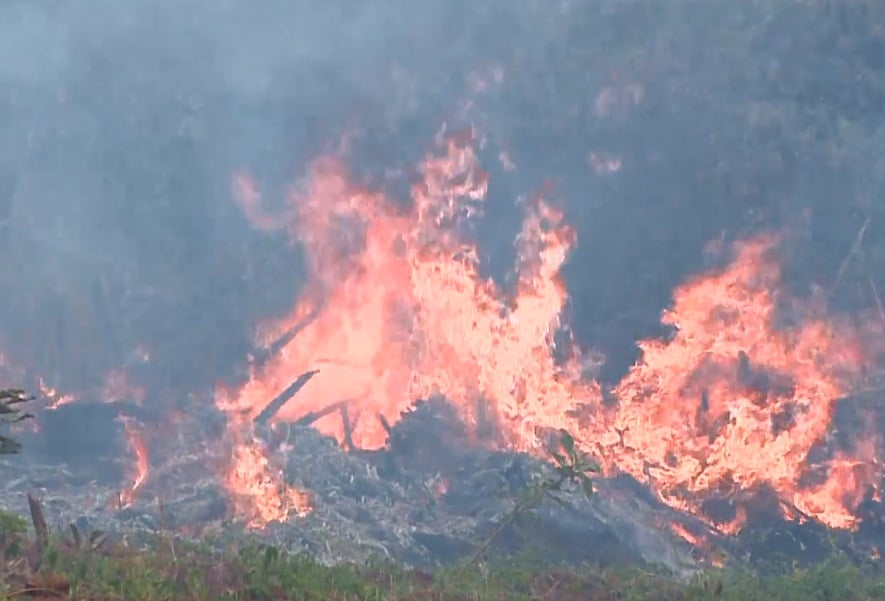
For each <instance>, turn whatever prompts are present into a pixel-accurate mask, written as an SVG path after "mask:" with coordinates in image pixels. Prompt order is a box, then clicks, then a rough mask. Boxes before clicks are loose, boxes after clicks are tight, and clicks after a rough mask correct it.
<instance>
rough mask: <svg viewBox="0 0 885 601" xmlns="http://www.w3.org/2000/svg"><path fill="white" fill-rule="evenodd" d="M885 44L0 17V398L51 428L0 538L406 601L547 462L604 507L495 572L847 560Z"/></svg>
mask: <svg viewBox="0 0 885 601" xmlns="http://www.w3.org/2000/svg"><path fill="white" fill-rule="evenodd" d="M883 26H885V11H883V8H882V7H881V6H880V5H879V4H878V3H874V2H838V1H833V2H821V3H804V2H777V3H774V2H754V3H742V4H741V5H736V4H735V5H729V6H714V5H705V6H699V5H694V4H693V3H683V4H678V5H676V4H674V3H665V2H598V3H577V2H562V3H558V4H556V5H551V4H550V3H549V2H522V3H519V4H518V5H514V4H513V3H505V2H490V3H484V4H483V5H482V6H475V5H472V4H469V3H462V2H447V3H435V4H428V5H415V3H405V2H390V3H386V4H385V5H384V6H380V5H379V6H376V7H373V8H372V9H369V8H360V9H355V8H353V7H351V6H349V5H347V4H346V3H328V2H326V3H322V6H319V5H318V4H316V3H314V2H307V1H303V2H296V3H285V4H284V3H273V2H272V3H267V4H266V5H264V6H263V7H262V8H260V9H258V8H256V7H255V6H252V5H247V4H245V3H239V2H226V3H221V4H216V5H213V6H212V7H208V8H207V7H206V6H201V5H200V4H199V3H196V2H182V3H176V4H175V6H172V5H171V4H168V3H163V2H146V3H140V4H139V5H138V6H137V7H135V6H121V5H119V4H117V3H111V2H99V3H98V6H97V7H96V9H95V10H94V11H92V12H90V14H88V15H84V14H82V11H74V9H73V8H72V7H69V6H68V5H66V4H64V3H60V2H56V3H48V4H44V5H41V6H40V7H35V6H33V5H32V4H28V3H18V2H11V3H8V4H5V5H4V6H3V8H2V9H0V34H2V36H0V38H2V39H3V40H4V41H3V44H5V45H6V46H7V47H8V49H9V51H8V52H6V53H4V56H7V57H9V58H4V59H2V60H0V83H2V86H0V89H2V92H0V119H2V120H3V123H4V132H6V133H5V135H4V136H3V139H2V140H0V217H2V228H3V229H2V238H0V242H2V251H0V252H2V254H3V260H2V261H0V265H2V268H0V286H2V287H3V294H2V295H0V297H2V299H3V301H2V303H3V305H2V311H0V359H2V361H0V367H2V372H0V383H2V384H3V385H8V386H14V387H21V388H25V389H27V390H29V391H33V393H34V394H35V395H36V396H37V397H38V398H37V399H36V400H35V405H36V408H35V411H36V413H37V419H36V420H35V422H34V425H33V430H34V431H27V430H21V431H19V432H18V435H19V436H20V437H21V438H22V440H23V441H24V442H25V444H26V451H25V454H24V455H23V456H21V457H16V458H14V459H11V460H9V461H7V462H6V463H5V464H4V466H3V471H4V479H5V481H6V482H7V486H6V489H5V490H6V492H4V494H3V497H2V499H3V502H4V503H6V504H8V505H10V506H13V507H22V508H23V507H24V505H23V504H24V497H23V495H22V493H23V491H24V490H27V489H29V488H30V489H38V490H40V491H42V496H43V498H44V502H45V503H46V504H47V513H48V514H49V515H51V516H53V517H52V518H51V519H54V520H56V521H58V523H59V524H65V523H66V522H68V521H76V520H78V519H87V518H88V520H91V521H92V522H95V523H96V524H99V527H101V528H103V529H104V528H108V529H110V530H120V527H122V526H125V525H129V526H131V527H134V528H141V527H143V528H147V529H154V530H156V529H173V530H181V531H187V530H191V531H193V532H191V533H192V534H196V533H197V531H201V530H204V529H205V528H210V527H214V526H217V525H218V524H221V523H223V522H224V523H226V522H225V521H230V520H234V521H235V522H237V523H239V522H243V523H251V524H252V525H253V526H254V529H255V531H257V532H258V533H259V534H263V535H266V536H271V537H278V538H280V539H282V540H285V541H286V542H287V543H288V544H292V545H293V546H296V547H299V548H307V549H309V550H311V551H312V552H314V553H317V554H318V555H320V556H322V557H324V558H326V559H328V560H330V561H331V560H335V559H346V558H353V557H362V556H363V555H364V554H365V553H369V552H381V553H387V554H390V555H391V556H393V557H396V558H397V559H401V560H404V561H407V562H411V563H415V564H426V563H433V562H435V561H446V560H451V559H453V558H457V557H460V556H463V555H464V554H465V553H469V551H468V548H470V547H471V545H472V544H474V543H475V540H476V539H477V537H479V538H480V539H481V538H482V536H483V533H485V532H488V531H489V529H491V528H493V527H494V526H493V524H494V523H495V520H496V519H499V518H500V517H501V516H502V515H504V514H506V512H507V508H508V507H509V506H510V505H509V503H511V502H512V498H513V495H514V494H518V491H519V490H520V489H521V487H523V486H524V485H525V484H526V483H527V482H530V481H531V480H532V477H533V476H532V474H535V475H537V474H543V473H544V471H545V470H549V469H550V468H549V461H548V460H549V453H548V452H547V449H546V448H545V440H546V439H547V435H548V433H549V432H550V431H557V430H558V429H560V428H562V429H566V430H567V431H569V432H571V433H572V435H574V436H575V438H576V440H577V443H578V445H579V446H580V448H581V449H582V451H584V452H587V453H588V454H590V455H592V456H593V457H594V458H595V459H596V460H597V461H598V462H599V463H600V465H601V467H602V469H603V475H602V476H600V478H599V489H600V492H599V494H598V495H597V496H596V497H595V498H594V499H593V500H592V501H585V500H582V499H581V498H580V497H579V496H578V497H577V498H575V499H574V503H575V504H574V506H573V507H572V508H571V509H561V508H559V509H557V508H553V507H550V508H547V507H545V508H543V509H542V510H540V518H541V522H540V525H537V524H535V525H534V526H530V525H525V527H524V528H523V531H522V532H521V534H520V532H517V531H516V530H514V532H512V533H510V534H509V536H507V537H504V539H505V540H504V542H502V544H504V545H509V546H508V547H507V548H512V549H518V548H520V544H519V541H520V540H521V538H522V539H525V540H533V541H535V542H538V541H540V544H541V548H542V549H544V552H545V553H547V554H548V555H553V556H562V557H566V558H578V559H581V560H600V559H603V558H606V557H607V558H609V559H612V558H614V559H616V560H617V559H621V558H623V559H624V560H625V561H627V560H630V561H657V562H663V563H666V564H668V565H670V566H671V567H673V566H682V565H685V564H687V563H691V562H694V561H698V560H702V559H703V560H707V561H709V560H710V556H711V552H710V549H711V548H713V547H717V548H720V549H722V550H723V552H725V553H727V554H728V553H732V554H741V553H743V552H744V551H746V549H747V548H752V549H753V552H754V553H761V554H763V555H764V554H765V553H768V552H774V551H777V550H783V549H787V551H788V552H789V553H794V554H798V555H802V554H803V553H810V554H813V552H812V551H808V549H815V548H816V547H815V546H814V545H813V544H811V543H810V542H809V541H811V539H814V538H815V537H817V536H818V535H819V534H820V533H821V532H822V529H823V528H824V527H830V528H834V529H835V531H836V532H837V533H840V534H839V536H842V535H843V533H844V536H845V537H846V541H847V540H849V538H851V537H850V536H849V535H850V533H853V534H855V535H857V537H858V538H859V539H861V540H862V541H863V543H862V544H859V545H857V546H858V552H859V553H861V552H864V551H869V550H870V549H871V548H872V547H874V546H876V545H877V544H878V541H879V533H878V528H879V523H880V521H881V512H880V509H879V506H878V503H879V501H878V494H879V488H880V485H881V470H880V465H881V462H880V458H881V457H882V456H883V455H882V452H883V451H882V449H881V440H880V439H881V433H882V431H883V428H882V426H883V424H882V416H881V412H879V411H878V410H877V405H878V403H877V401H878V399H879V397H880V396H881V391H882V389H883V384H882V374H881V366H882V362H881V354H882V351H883V349H882V347H881V342H880V340H881V339H882V337H881V330H882V328H883V327H885V311H883V308H882V300H881V295H880V291H883V290H885V281H883V280H882V274H883V273H885V270H883V269H882V266H883V257H885V250H883V249H885V237H883V236H882V233H881V232H882V231H883V230H882V228H883V221H882V220H883V217H885V215H883V207H885V205H883V203H882V201H881V198H880V196H881V194H880V191H881V189H882V185H883V174H885V168H883V165H882V161H881V158H880V156H879V154H880V153H879V152H878V149H879V148H880V147H881V141H882V136H883V131H885V130H883V117H885V115H883V109H882V107H883V106H885V85H883V81H885V80H883V77H882V76H883V70H885V64H883V63H882V59H881V57H882V56H885V41H883V38H882V34H881V31H882V27H883ZM158 31H162V32H163V34H162V35H159V34H158ZM12 57H15V58H12ZM313 372H316V373H315V374H314V375H313V376H312V377H310V379H309V381H307V382H306V383H304V385H303V386H302V387H301V388H300V389H299V390H297V391H293V390H292V388H291V387H292V385H293V383H294V382H296V381H297V380H298V378H299V377H300V376H302V374H306V373H313ZM287 390H288V392H287ZM437 396H442V397H444V398H445V399H447V400H446V401H445V402H442V401H439V402H435V404H434V407H435V409H434V410H433V411H430V410H429V409H427V406H425V405H422V409H420V410H418V411H413V408H414V405H415V402H416V399H420V398H430V397H434V398H436V397H437ZM275 400H276V401H277V402H276V403H275V402H274V401H275ZM268 407H270V408H271V409H272V410H271V411H270V412H269V413H268V414H267V415H268V416H269V418H270V419H264V417H263V416H264V415H265V412H267V411H268ZM443 407H444V408H445V409H443ZM439 412H442V413H444V414H445V416H446V417H445V419H442V418H440V417H439V416H438V415H437V414H438V413H439ZM431 413H432V414H433V415H430V414H431ZM404 416H407V417H404ZM416 416H417V417H416ZM422 416H423V417H422ZM256 422H258V425H256ZM265 422H269V423H265ZM415 424H418V425H417V426H416V425H415ZM392 432H405V433H406V435H405V437H404V438H403V437H400V438H397V437H395V436H393V434H392ZM415 432H417V434H415ZM443 433H448V434H447V437H443V438H442V439H440V440H439V441H437V446H434V444H435V443H434V441H436V440H437V437H441V436H442V434H443ZM290 438H291V439H290ZM404 440H405V442H403V441H404ZM121 455H123V457H121ZM422 461H423V463H422ZM625 506H626V507H632V508H633V509H632V510H631V511H628V512H625V511H624V507H625ZM625 513H626V514H625ZM775 525H776V527H775ZM90 527H91V526H90ZM532 528H534V530H532ZM526 529H527V530H526ZM545 532H546V533H548V534H549V533H556V536H555V537H548V538H553V539H557V540H559V539H562V538H565V537H566V534H570V535H572V536H573V537H574V538H573V539H572V540H570V541H566V542H564V543H563V542H561V541H560V542H557V540H545V539H544V537H543V536H541V534H542V533H545ZM748 532H749V534H747V533H748ZM739 533H743V534H739ZM520 537H521V538H520ZM803 537H807V538H808V540H805V539H803ZM591 539H592V540H595V541H597V542H596V543H594V544H593V545H587V544H584V543H585V541H586V540H591ZM797 539H799V540H800V541H801V542H800V543H796V544H793V543H791V542H789V541H790V540H797ZM846 544H847V543H846ZM852 544H856V539H855V543H852ZM588 547H592V548H588ZM802 549H805V551H802Z"/></svg>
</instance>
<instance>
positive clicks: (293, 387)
mask: <svg viewBox="0 0 885 601" xmlns="http://www.w3.org/2000/svg"><path fill="white" fill-rule="evenodd" d="M318 373H319V370H316V369H315V370H313V371H308V372H305V373H303V374H301V375H300V376H298V379H297V380H295V381H294V382H292V384H290V385H289V387H288V388H286V390H284V391H283V392H281V393H280V394H278V395H277V396H276V398H275V399H274V400H272V401H271V402H270V403H268V404H267V406H266V407H265V408H264V409H262V410H261V413H259V414H258V415H257V416H256V417H255V419H254V420H252V421H253V423H255V424H266V423H267V422H268V421H270V419H271V418H273V416H275V415H276V414H277V413H278V412H279V411H280V409H282V408H283V405H285V404H286V403H287V402H289V400H290V399H291V398H292V397H293V396H295V394H296V393H297V392H298V391H299V390H301V389H302V388H303V387H304V385H305V384H307V382H308V381H309V380H310V379H311V378H312V377H314V376H315V375H316V374H318Z"/></svg>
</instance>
